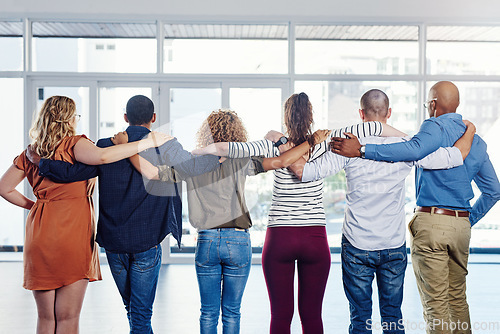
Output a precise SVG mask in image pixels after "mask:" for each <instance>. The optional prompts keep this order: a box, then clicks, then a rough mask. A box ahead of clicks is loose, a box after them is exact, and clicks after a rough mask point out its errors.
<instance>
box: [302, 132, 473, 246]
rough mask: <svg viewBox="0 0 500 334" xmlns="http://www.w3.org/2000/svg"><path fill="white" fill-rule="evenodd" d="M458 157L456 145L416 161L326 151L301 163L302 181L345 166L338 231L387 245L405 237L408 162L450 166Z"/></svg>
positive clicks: (364, 242) (360, 241) (360, 242)
mask: <svg viewBox="0 0 500 334" xmlns="http://www.w3.org/2000/svg"><path fill="white" fill-rule="evenodd" d="M409 139H410V138H409V137H407V138H405V139H403V138H394V137H392V138H387V137H386V138H384V137H367V138H361V139H360V141H361V143H363V144H365V143H374V144H382V143H395V142H401V141H403V140H409ZM462 163H463V161H462V154H461V153H460V150H459V149H458V148H456V147H448V148H441V149H440V150H438V151H436V152H434V153H432V154H430V155H429V156H427V157H425V158H424V159H422V160H420V161H417V162H399V163H388V162H378V161H374V160H367V159H361V158H346V157H343V156H341V155H337V154H335V153H332V152H326V153H325V154H324V155H322V156H321V157H320V158H318V159H316V160H313V161H311V162H308V163H307V164H306V165H305V166H304V170H303V172H302V181H303V182H305V181H313V180H318V179H322V178H325V177H327V176H328V175H331V174H336V173H338V172H339V171H340V170H342V169H344V170H345V173H346V178H347V192H346V202H347V208H346V212H345V216H344V225H343V227H342V233H343V234H344V236H345V237H346V238H347V240H349V242H350V243H351V244H352V245H354V247H356V248H359V249H363V250H381V249H392V248H397V247H400V246H402V245H403V244H404V242H405V239H406V233H405V226H406V224H405V210H404V205H405V179H406V177H407V176H408V174H409V173H410V171H411V168H412V166H414V165H416V166H419V167H424V168H451V167H454V166H460V165H462Z"/></svg>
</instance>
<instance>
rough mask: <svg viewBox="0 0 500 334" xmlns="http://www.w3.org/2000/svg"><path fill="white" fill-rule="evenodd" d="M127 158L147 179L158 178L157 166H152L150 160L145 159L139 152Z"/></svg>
mask: <svg viewBox="0 0 500 334" xmlns="http://www.w3.org/2000/svg"><path fill="white" fill-rule="evenodd" d="M128 160H129V161H130V162H131V163H132V165H133V166H134V168H135V169H136V170H137V171H138V172H139V173H141V174H142V176H144V177H145V178H147V179H148V180H159V179H160V177H159V176H158V167H156V166H154V165H153V164H152V163H151V162H149V161H147V160H146V159H144V158H143V157H141V156H140V155H139V154H136V155H133V156H131V157H130V158H128Z"/></svg>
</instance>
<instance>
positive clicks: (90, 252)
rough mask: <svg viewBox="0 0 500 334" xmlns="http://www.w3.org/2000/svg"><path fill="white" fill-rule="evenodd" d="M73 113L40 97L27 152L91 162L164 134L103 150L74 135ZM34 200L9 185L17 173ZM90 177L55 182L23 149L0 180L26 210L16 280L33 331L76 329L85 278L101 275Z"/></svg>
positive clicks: (67, 103)
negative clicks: (29, 304) (29, 299)
mask: <svg viewBox="0 0 500 334" xmlns="http://www.w3.org/2000/svg"><path fill="white" fill-rule="evenodd" d="M78 118H79V115H77V114H76V107H75V102H74V101H73V100H72V99H70V98H68V97H65V96H53V97H50V98H48V99H47V100H46V101H45V103H44V104H43V106H42V109H41V110H40V112H39V114H38V116H37V119H36V121H35V124H34V125H33V127H32V129H31V130H30V136H31V137H32V139H33V143H32V149H33V150H34V151H35V152H36V153H38V154H39V155H40V156H41V157H42V158H48V159H54V160H63V161H66V162H70V163H75V162H76V161H80V162H83V163H86V164H92V165H98V164H104V163H111V162H115V161H118V160H121V159H124V158H127V157H129V156H132V155H134V154H136V153H138V152H140V151H142V150H144V149H147V148H150V147H154V146H157V145H162V144H163V143H164V142H166V141H167V140H169V139H170V138H171V137H169V136H167V135H163V134H159V133H153V134H152V135H150V136H149V137H147V138H146V139H143V140H141V141H137V142H133V143H129V144H126V145H119V146H113V147H109V148H98V147H96V146H95V145H94V144H93V143H92V142H91V141H90V140H89V139H87V137H85V136H84V135H79V136H76V135H75V128H76V124H77V121H78ZM25 177H26V178H27V179H28V182H29V183H30V185H31V186H32V188H33V194H34V195H35V197H36V201H35V202H33V201H31V200H30V199H28V198H26V197H25V196H23V195H22V194H21V193H19V192H18V191H17V190H16V189H15V188H16V186H17V185H18V184H19V183H21V181H22V180H23V179H24V178H25ZM94 184H95V180H94V179H93V180H86V181H80V182H73V183H64V184H63V183H55V182H52V181H50V180H49V179H47V178H44V177H41V176H39V175H38V167H37V166H36V165H34V164H32V163H31V162H30V161H29V160H28V159H27V158H26V151H23V152H22V153H21V154H20V155H19V156H18V157H16V158H15V159H14V163H13V165H12V166H11V167H10V168H9V169H8V170H7V171H6V172H5V174H4V175H3V176H2V178H1V179H0V195H1V196H2V197H3V198H5V199H6V200H7V201H9V202H10V203H12V204H14V205H17V206H20V207H22V208H25V209H27V210H30V212H29V214H28V218H27V220H26V236H25V243H24V283H23V286H24V287H25V288H26V289H28V290H33V296H34V297H35V302H36V306H37V311H38V321H37V333H39V334H45V333H51V334H54V333H57V334H59V333H64V334H68V333H78V323H79V318H80V311H81V308H82V303H83V298H84V295H85V291H86V289H87V284H88V282H89V281H91V282H92V281H96V280H100V279H101V272H100V268H99V257H98V247H97V245H96V243H95V241H94V239H95V220H94V208H93V203H92V194H93V191H94Z"/></svg>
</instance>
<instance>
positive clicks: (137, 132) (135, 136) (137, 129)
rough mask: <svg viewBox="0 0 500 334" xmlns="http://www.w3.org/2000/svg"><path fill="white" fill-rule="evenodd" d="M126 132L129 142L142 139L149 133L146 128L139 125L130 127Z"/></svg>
mask: <svg viewBox="0 0 500 334" xmlns="http://www.w3.org/2000/svg"><path fill="white" fill-rule="evenodd" d="M126 131H127V134H128V136H129V140H133V141H135V140H139V139H142V138H143V137H145V136H146V135H147V134H148V133H150V132H151V131H150V130H149V129H148V128H146V127H144V126H140V125H130V126H129V127H128V128H127V130H126Z"/></svg>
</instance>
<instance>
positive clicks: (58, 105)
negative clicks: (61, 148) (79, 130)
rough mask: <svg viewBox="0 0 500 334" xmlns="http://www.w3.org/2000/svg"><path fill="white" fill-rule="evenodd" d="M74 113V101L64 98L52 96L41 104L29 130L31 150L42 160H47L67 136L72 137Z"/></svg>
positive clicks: (73, 133) (73, 132)
mask: <svg viewBox="0 0 500 334" xmlns="http://www.w3.org/2000/svg"><path fill="white" fill-rule="evenodd" d="M75 113H76V105H75V101H73V100H72V99H70V98H69V97H66V96H52V97H49V98H48V99H47V100H45V102H44V103H43V106H42V109H41V110H40V112H39V113H38V115H37V117H36V120H35V122H34V123H33V126H32V127H31V130H30V137H31V139H32V140H33V143H32V144H33V145H32V146H33V149H34V150H35V152H36V153H37V154H38V155H39V156H40V157H42V158H45V159H49V158H51V157H52V156H53V155H54V151H55V149H56V147H57V145H59V144H60V143H61V140H62V139H63V138H64V137H67V136H74V135H75V129H74V127H73V126H72V124H71V123H72V120H73V117H74V116H75Z"/></svg>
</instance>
